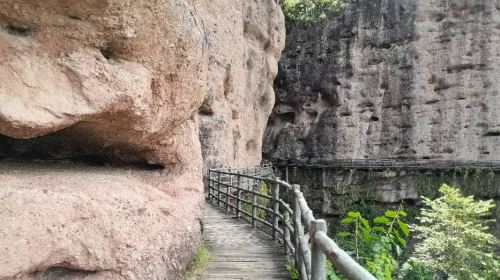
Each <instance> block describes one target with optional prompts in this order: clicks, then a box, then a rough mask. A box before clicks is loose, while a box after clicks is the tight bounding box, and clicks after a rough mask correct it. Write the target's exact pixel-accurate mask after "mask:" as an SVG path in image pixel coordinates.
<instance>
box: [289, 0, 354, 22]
mask: <svg viewBox="0 0 500 280" xmlns="http://www.w3.org/2000/svg"><path fill="white" fill-rule="evenodd" d="M348 2H349V0H286V1H285V3H284V4H283V12H284V13H285V15H286V17H287V18H288V19H289V20H292V21H294V22H298V23H303V24H311V23H317V22H320V21H322V20H324V19H326V17H327V16H328V15H330V14H336V13H338V12H340V11H342V9H344V7H345V6H346V5H347V3H348Z"/></svg>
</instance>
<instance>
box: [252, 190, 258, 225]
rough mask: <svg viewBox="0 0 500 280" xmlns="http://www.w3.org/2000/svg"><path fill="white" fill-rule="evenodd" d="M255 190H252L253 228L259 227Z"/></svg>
mask: <svg viewBox="0 0 500 280" xmlns="http://www.w3.org/2000/svg"><path fill="white" fill-rule="evenodd" d="M254 192H255V190H253V189H252V227H253V228H254V227H256V226H257V219H255V218H256V217H257V195H255V193H254Z"/></svg>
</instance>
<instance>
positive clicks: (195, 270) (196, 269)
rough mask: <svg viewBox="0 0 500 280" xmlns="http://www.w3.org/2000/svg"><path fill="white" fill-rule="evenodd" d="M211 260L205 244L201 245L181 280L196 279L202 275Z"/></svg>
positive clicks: (210, 254)
mask: <svg viewBox="0 0 500 280" xmlns="http://www.w3.org/2000/svg"><path fill="white" fill-rule="evenodd" d="M211 259H212V253H211V252H210V251H209V250H208V248H207V246H206V245H205V243H202V244H201V245H200V247H199V248H198V251H196V256H195V258H194V260H193V261H192V262H191V263H190V264H189V266H188V267H187V269H186V271H185V272H184V274H183V275H182V279H183V280H192V279H196V278H197V277H198V276H199V275H200V274H202V273H203V272H204V271H205V270H206V269H207V266H208V264H209V263H210V260H211Z"/></svg>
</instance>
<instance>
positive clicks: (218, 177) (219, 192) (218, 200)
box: [217, 171, 222, 206]
mask: <svg viewBox="0 0 500 280" xmlns="http://www.w3.org/2000/svg"><path fill="white" fill-rule="evenodd" d="M220 177H221V174H220V171H219V172H217V206H220V202H221V201H222V193H221V191H220V180H221V178H220Z"/></svg>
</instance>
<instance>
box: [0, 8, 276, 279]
mask: <svg viewBox="0 0 500 280" xmlns="http://www.w3.org/2000/svg"><path fill="white" fill-rule="evenodd" d="M284 35H285V31H284V17H283V14H282V13H281V9H280V7H279V5H278V4H277V3H276V1H274V0H256V1H246V0H217V1H214V0H165V1H159V0H152V1H149V0H148V1H143V0H140V1H132V0H78V1H77V0H47V1H29V0H0V54H1V55H0V158H11V159H19V158H38V157H41V158H49V159H66V158H71V157H81V156H84V157H88V156H99V157H102V158H106V159H109V160H110V161H119V162H125V163H141V164H144V163H146V164H156V165H161V166H164V167H166V168H165V171H164V172H163V173H162V175H161V178H160V179H158V180H154V181H153V182H151V181H146V182H145V183H144V184H145V185H146V186H145V185H143V184H138V183H137V182H136V181H137V180H135V179H128V178H126V177H127V173H123V175H120V173H119V172H116V173H113V174H112V175H109V176H107V175H106V176H104V177H99V178H100V179H99V178H98V176H97V177H96V176H92V172H94V171H92V172H90V174H89V173H85V172H84V173H85V174H84V175H81V176H80V175H78V174H79V173H78V170H77V171H74V172H76V173H77V175H75V176H73V175H72V174H69V175H68V176H69V177H68V178H69V179H68V180H67V181H57V182H55V183H54V184H52V183H50V182H51V181H50V180H54V179H57V178H58V176H59V174H60V173H59V171H57V170H56V171H54V174H53V175H47V174H49V173H50V172H49V171H47V172H42V173H40V174H39V175H40V176H45V177H49V178H47V180H46V181H43V180H39V179H37V178H41V177H40V176H38V177H37V175H38V174H37V173H36V172H35V174H36V175H35V176H28V175H26V177H25V176H24V175H23V174H24V173H23V172H19V173H13V172H12V168H8V169H6V170H2V169H0V177H1V178H3V179H2V183H1V184H0V204H1V205H2V209H8V211H1V210H0V223H1V224H2V227H0V236H1V237H2V239H1V240H0V244H1V245H2V246H0V247H1V248H2V250H0V279H2V280H3V279H13V278H16V279H48V278H47V277H49V278H50V279H83V278H85V279H178V278H179V277H180V276H179V275H180V272H181V271H182V269H183V268H185V266H186V264H187V262H188V261H189V259H190V258H191V257H192V256H193V254H194V250H195V249H196V248H195V247H196V245H197V244H198V242H199V238H200V226H199V221H198V219H199V217H200V213H201V212H200V210H201V208H202V207H201V206H202V204H203V184H202V165H203V159H205V162H207V164H208V163H210V164H212V163H219V164H233V165H235V166H250V165H253V164H256V163H258V162H259V161H260V158H261V141H262V140H261V139H262V134H263V131H264V128H265V125H266V122H267V117H268V115H269V113H270V111H271V110H272V106H273V104H274V92H273V89H272V81H273V79H274V77H275V76H276V73H277V60H278V58H279V56H280V53H281V50H282V49H283V47H284ZM200 140H201V143H200ZM202 146H203V148H202ZM202 151H203V154H202ZM14 170H22V167H15V168H14ZM63 171H64V170H62V171H61V172H63ZM95 172H97V171H95ZM70 173H71V172H70ZM50 174H52V173H50ZM79 176H80V177H79ZM93 178H95V179H93ZM98 179H99V180H98ZM87 180H88V181H87ZM47 182H49V183H47ZM75 182H76V183H75ZM103 182H104V183H103ZM106 182H109V185H107V184H106ZM118 182H122V183H118ZM68 184H70V186H71V188H70V190H68ZM111 185H113V188H112V189H108V188H111ZM99 187H101V188H103V190H102V192H99ZM80 188H84V189H80ZM138 188H140V189H138ZM151 189H154V190H159V191H157V192H156V191H155V193H154V197H151V195H153V194H152V193H150V191H151ZM115 192H118V193H115ZM145 192H146V193H147V194H146V193H145ZM42 194H43V195H42ZM122 194H130V195H131V196H132V197H130V201H127V199H126V198H124V197H123V195H122ZM32 195H36V196H37V197H36V198H34V199H31V198H30V196H32ZM61 199H62V200H64V202H67V203H64V204H61V203H59V202H58V201H59V200H61ZM132 200H133V201H132ZM25 202H26V203H25ZM144 202H150V203H149V206H147V207H143V204H144ZM33 205H35V206H36V207H35V206H33ZM157 206H161V207H160V208H159V207H157ZM51 207H53V209H52V208H51ZM124 209H125V210H124ZM129 209H130V211H129ZM162 209H163V210H162ZM136 210H137V211H136ZM40 211H41V212H43V213H39V212H40ZM21 212H22V213H23V216H22V219H12V218H11V217H12V216H16V215H17V214H18V213H21ZM59 213H61V214H59ZM63 214H67V215H63ZM143 214H144V215H148V217H147V218H141V217H139V216H140V215H143ZM114 216H116V217H117V218H116V220H113V218H112V217H114ZM82 221H85V222H82ZM113 221H114V222H115V223H117V224H113V225H109V223H110V222H113ZM151 221H154V224H153V225H151V223H152V222H151ZM52 224H54V226H53V227H51V226H50V225H52ZM30 225H33V226H32V227H30ZM44 225H47V228H48V229H47V228H45V227H44ZM86 226H89V227H90V228H86V229H85V234H80V232H81V230H83V229H82V227H86ZM129 227H130V228H133V229H134V230H130V231H129V229H128V228H129ZM149 227H151V229H152V230H151V231H148V230H142V229H146V228H149ZM129 234H130V235H129ZM127 238H130V239H131V242H130V243H127V242H126V240H125V239H127ZM94 239H95V240H99V242H97V243H93V242H92V240H94ZM16 242H22V246H21V247H22V248H23V250H24V251H23V254H22V256H19V258H15V257H16V256H13V255H12V254H14V253H13V252H15V251H16V248H21V247H19V246H20V244H18V243H16ZM40 243H43V244H42V245H41V244H40ZM101 244H106V246H105V247H104V248H103V247H102V246H101ZM122 245H123V246H125V247H120V248H117V246H122ZM40 248H42V249H40ZM40 250H43V251H44V252H43V254H40V252H39V251H40ZM32 255H37V256H36V257H34V256H33V257H32V258H31V257H30V256H32ZM47 271H48V272H47ZM61 271H62V272H61ZM45 272H47V273H48V274H47V273H45ZM52 272H54V273H56V272H57V275H58V276H57V277H56V276H54V275H53V273H52ZM59 272H61V273H59ZM86 272H88V273H86ZM47 275H49V276H47ZM50 275H52V276H50ZM44 277H45V278H44Z"/></svg>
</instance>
